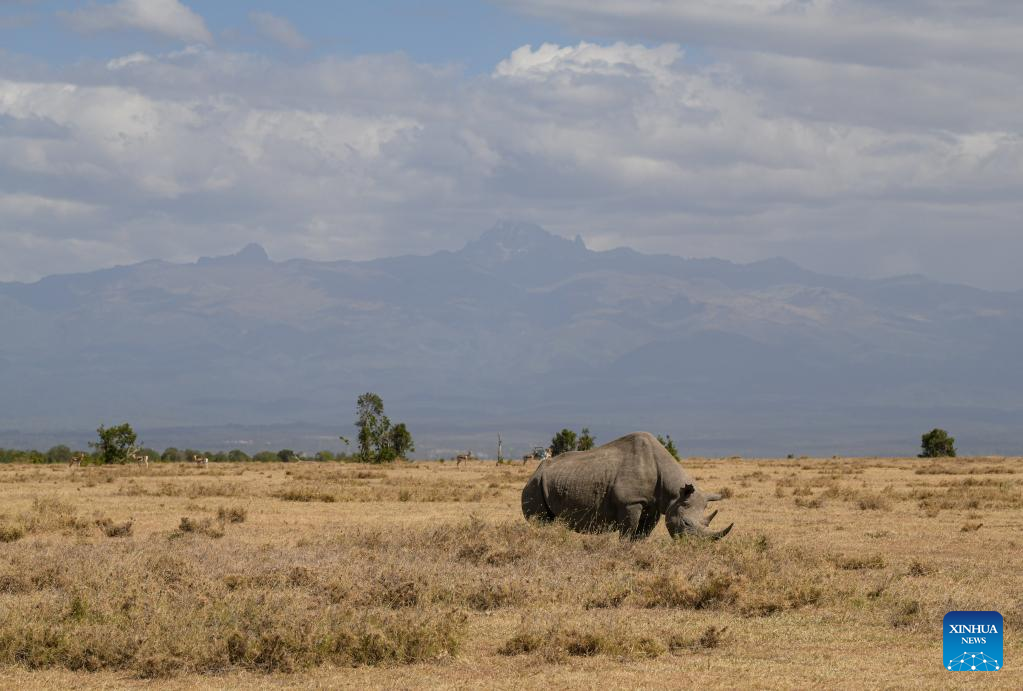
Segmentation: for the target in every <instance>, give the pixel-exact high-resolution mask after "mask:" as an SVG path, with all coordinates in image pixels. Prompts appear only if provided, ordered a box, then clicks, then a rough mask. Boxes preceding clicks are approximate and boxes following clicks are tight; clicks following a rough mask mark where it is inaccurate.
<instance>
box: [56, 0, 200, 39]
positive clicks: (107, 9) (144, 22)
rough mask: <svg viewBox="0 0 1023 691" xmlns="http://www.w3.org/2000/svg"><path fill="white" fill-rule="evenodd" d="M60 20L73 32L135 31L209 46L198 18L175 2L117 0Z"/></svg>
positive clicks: (167, 0)
mask: <svg viewBox="0 0 1023 691" xmlns="http://www.w3.org/2000/svg"><path fill="white" fill-rule="evenodd" d="M63 16H64V17H65V18H66V19H67V21H68V22H69V23H70V24H71V26H72V27H73V28H74V29H76V30H77V31H84V32H92V31H110V30H122V29H137V30H141V31H147V32H149V33H154V34H159V35H162V36H166V37H168V38H173V39H177V40H180V41H195V42H198V43H205V44H207V45H211V44H212V43H213V36H212V34H210V31H209V29H208V28H206V22H204V21H203V19H202V17H200V16H199V15H198V14H196V13H195V12H193V11H192V10H190V9H189V8H188V7H186V6H185V5H183V4H181V3H180V2H178V0H117V2H114V3H111V4H106V5H90V6H89V7H85V8H82V9H80V10H75V11H74V12H68V13H65V14H64V15H63Z"/></svg>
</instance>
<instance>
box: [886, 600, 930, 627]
mask: <svg viewBox="0 0 1023 691" xmlns="http://www.w3.org/2000/svg"><path fill="white" fill-rule="evenodd" d="M921 616H922V615H921V607H920V603H919V602H917V601H916V600H906V601H898V602H896V603H894V606H893V607H892V610H891V612H889V614H888V623H889V624H891V625H892V626H893V627H895V628H905V627H908V626H913V625H915V624H916V623H918V622H919V621H920V619H921Z"/></svg>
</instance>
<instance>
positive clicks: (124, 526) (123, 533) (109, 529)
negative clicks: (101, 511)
mask: <svg viewBox="0 0 1023 691" xmlns="http://www.w3.org/2000/svg"><path fill="white" fill-rule="evenodd" d="M96 525H97V526H99V529H100V530H102V531H103V534H104V535H106V536H107V537H128V536H129V535H131V526H132V522H131V521H125V522H124V523H114V522H113V521H112V520H110V519H109V518H97V519H96Z"/></svg>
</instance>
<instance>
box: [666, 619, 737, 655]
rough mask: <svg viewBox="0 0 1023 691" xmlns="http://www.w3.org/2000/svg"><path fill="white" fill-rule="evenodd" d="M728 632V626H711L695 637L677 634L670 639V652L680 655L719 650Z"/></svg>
mask: <svg viewBox="0 0 1023 691" xmlns="http://www.w3.org/2000/svg"><path fill="white" fill-rule="evenodd" d="M727 632H728V627H727V626H724V627H721V628H718V627H717V626H713V625H711V626H708V627H707V628H705V629H704V630H703V631H702V632H700V634H699V635H697V636H695V637H689V636H687V635H686V634H683V633H677V634H674V635H672V636H671V637H670V638H669V639H668V650H670V651H671V652H673V653H676V654H678V653H688V652H692V651H698V650H711V649H713V648H718V647H720V646H721V644H722V643H724V635H725V633H727Z"/></svg>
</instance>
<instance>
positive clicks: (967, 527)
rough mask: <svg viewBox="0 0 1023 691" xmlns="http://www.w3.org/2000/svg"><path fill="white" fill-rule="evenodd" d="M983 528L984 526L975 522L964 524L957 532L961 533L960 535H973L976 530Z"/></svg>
mask: <svg viewBox="0 0 1023 691" xmlns="http://www.w3.org/2000/svg"><path fill="white" fill-rule="evenodd" d="M983 526H984V524H983V523H980V522H977V523H964V524H963V527H962V528H960V529H959V532H962V533H975V532H977V531H978V530H980V529H981V528H982V527H983Z"/></svg>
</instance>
